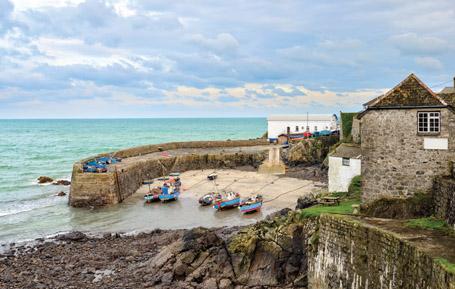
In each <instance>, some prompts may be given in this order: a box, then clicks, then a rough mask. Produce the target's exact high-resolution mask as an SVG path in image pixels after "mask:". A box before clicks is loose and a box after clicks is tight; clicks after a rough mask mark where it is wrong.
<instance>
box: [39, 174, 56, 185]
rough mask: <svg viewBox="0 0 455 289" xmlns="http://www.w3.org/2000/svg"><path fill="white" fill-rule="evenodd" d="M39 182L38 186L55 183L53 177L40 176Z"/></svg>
mask: <svg viewBox="0 0 455 289" xmlns="http://www.w3.org/2000/svg"><path fill="white" fill-rule="evenodd" d="M37 181H38V184H45V183H51V182H53V181H54V179H53V178H51V177H46V176H40V177H38V179H37Z"/></svg>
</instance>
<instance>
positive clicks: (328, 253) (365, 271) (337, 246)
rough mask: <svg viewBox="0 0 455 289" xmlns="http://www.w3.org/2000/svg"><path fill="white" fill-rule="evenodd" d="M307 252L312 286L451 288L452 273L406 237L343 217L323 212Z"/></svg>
mask: <svg viewBox="0 0 455 289" xmlns="http://www.w3.org/2000/svg"><path fill="white" fill-rule="evenodd" d="M317 234H318V238H319V243H318V246H317V250H316V251H314V253H313V254H312V255H311V256H310V257H309V264H308V266H309V267H308V278H309V287H308V288H311V289H333V288H343V289H367V288H368V289H386V288H387V289H389V288H400V289H416V288H419V289H454V288H455V275H454V274H452V273H450V272H448V271H446V270H445V269H444V268H443V267H442V266H441V265H440V264H438V263H437V262H435V261H434V260H433V258H431V257H430V256H428V255H426V254H425V253H423V252H421V251H419V250H418V249H417V248H416V247H414V246H412V245H411V244H409V243H407V242H406V241H405V240H402V239H400V238H399V237H397V236H395V235H393V234H392V233H389V232H386V231H382V230H380V229H378V228H375V227H370V226H368V225H365V224H361V223H360V222H357V221H355V220H352V219H348V218H346V217H341V216H334V215H323V216H321V217H320V221H319V231H318V233H317Z"/></svg>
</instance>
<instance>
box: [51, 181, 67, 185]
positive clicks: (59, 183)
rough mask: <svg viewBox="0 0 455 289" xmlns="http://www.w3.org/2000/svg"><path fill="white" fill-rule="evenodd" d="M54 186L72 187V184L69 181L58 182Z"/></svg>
mask: <svg viewBox="0 0 455 289" xmlns="http://www.w3.org/2000/svg"><path fill="white" fill-rule="evenodd" d="M52 184H53V185H55V186H69V185H71V182H70V181H68V180H56V181H55V182H53V183H52Z"/></svg>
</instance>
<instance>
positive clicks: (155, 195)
mask: <svg viewBox="0 0 455 289" xmlns="http://www.w3.org/2000/svg"><path fill="white" fill-rule="evenodd" d="M160 195H161V188H160V187H156V188H153V189H151V190H150V189H149V192H148V194H146V195H145V196H144V200H145V202H146V203H153V202H158V201H159V200H160Z"/></svg>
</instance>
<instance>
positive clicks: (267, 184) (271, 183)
mask: <svg viewBox="0 0 455 289" xmlns="http://www.w3.org/2000/svg"><path fill="white" fill-rule="evenodd" d="M278 179H279V177H278V178H276V179H274V180H273V181H271V182H270V183H266V184H265V185H263V186H262V187H260V188H259V189H257V190H256V191H255V192H254V193H253V194H257V193H258V192H259V191H260V190H262V189H263V188H265V187H267V186H270V185H273V184H274V183H275V181H277V180H278Z"/></svg>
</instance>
